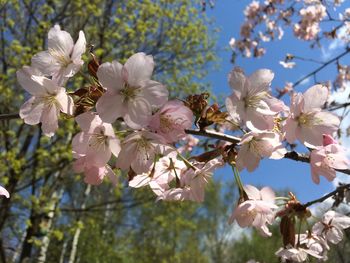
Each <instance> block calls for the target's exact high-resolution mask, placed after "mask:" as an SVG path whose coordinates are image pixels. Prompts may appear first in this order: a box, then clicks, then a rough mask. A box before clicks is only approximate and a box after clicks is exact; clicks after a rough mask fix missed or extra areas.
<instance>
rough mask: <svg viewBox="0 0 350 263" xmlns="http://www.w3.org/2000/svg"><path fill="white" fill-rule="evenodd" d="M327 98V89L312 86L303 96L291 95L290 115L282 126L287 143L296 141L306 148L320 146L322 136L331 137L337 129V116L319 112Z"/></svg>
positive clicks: (338, 121) (298, 94)
mask: <svg viewBox="0 0 350 263" xmlns="http://www.w3.org/2000/svg"><path fill="white" fill-rule="evenodd" d="M327 98H328V88H327V87H326V86H323V85H315V86H312V87H311V88H309V89H308V90H307V91H306V92H305V93H304V94H301V93H296V94H293V95H292V99H291V107H290V114H289V116H288V118H287V120H286V123H285V125H284V131H285V137H286V139H287V141H288V142H289V143H293V142H294V141H295V140H296V139H298V140H299V141H301V142H302V143H303V144H305V145H306V146H320V145H322V140H323V136H322V135H323V134H330V135H331V134H332V133H333V132H335V131H336V130H337V129H338V127H339V123H340V120H339V118H338V116H336V115H335V114H333V113H330V112H326V111H322V110H321V108H322V107H323V105H324V104H325V103H326V100H327Z"/></svg>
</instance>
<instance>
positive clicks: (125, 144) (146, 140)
mask: <svg viewBox="0 0 350 263" xmlns="http://www.w3.org/2000/svg"><path fill="white" fill-rule="evenodd" d="M172 151H174V149H173V148H172V147H171V146H168V145H166V144H165V142H164V139H163V137H161V136H160V135H157V134H155V133H151V132H149V131H139V132H134V133H131V134H130V135H128V136H127V137H126V138H125V139H124V140H123V141H122V149H121V151H120V153H119V156H118V159H117V163H116V166H117V167H118V168H120V169H122V170H124V171H126V170H128V169H129V168H132V170H133V171H134V172H135V173H136V174H142V173H147V172H149V171H150V170H151V167H152V165H153V163H154V162H155V157H156V156H157V154H160V155H167V154H169V153H171V152H172Z"/></svg>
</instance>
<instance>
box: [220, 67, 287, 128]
mask: <svg viewBox="0 0 350 263" xmlns="http://www.w3.org/2000/svg"><path fill="white" fill-rule="evenodd" d="M273 77H274V74H273V72H272V71H271V70H268V69H260V70H258V71H256V72H254V73H253V74H252V75H251V76H249V77H246V76H245V75H244V73H243V71H242V70H241V69H239V68H234V69H233V70H232V71H231V73H230V74H229V84H230V86H231V87H232V89H233V94H232V95H231V96H230V97H228V98H227V99H226V108H227V111H228V112H229V113H230V115H232V118H235V115H236V114H238V115H239V116H240V118H241V120H242V121H243V122H246V121H250V122H251V123H252V124H253V125H254V126H255V127H256V128H258V129H260V130H267V129H272V128H273V117H274V116H275V115H276V114H277V113H279V112H281V111H283V110H284V109H285V105H284V103H283V102H282V101H280V100H278V99H276V98H273V97H272V96H271V95H270V94H269V86H270V84H271V81H272V79H273Z"/></svg>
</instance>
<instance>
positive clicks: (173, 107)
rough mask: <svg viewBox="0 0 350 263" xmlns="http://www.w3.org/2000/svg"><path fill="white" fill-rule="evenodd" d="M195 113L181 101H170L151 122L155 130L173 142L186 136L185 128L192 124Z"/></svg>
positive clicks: (169, 141) (167, 140) (151, 126)
mask: <svg viewBox="0 0 350 263" xmlns="http://www.w3.org/2000/svg"><path fill="white" fill-rule="evenodd" d="M192 119H193V113H192V111H191V110H190V109H189V108H188V107H186V106H185V105H184V104H183V103H182V102H181V101H178V100H172V101H168V102H167V103H166V104H165V105H164V106H163V107H162V108H161V109H160V110H159V111H158V112H156V114H154V115H153V116H152V118H151V121H150V123H149V127H150V129H151V130H152V131H153V132H156V133H157V134H159V135H161V136H162V137H163V138H164V139H165V141H166V142H168V143H172V142H176V141H178V140H179V139H181V138H183V137H185V136H186V133H185V129H188V128H190V127H191V126H192Z"/></svg>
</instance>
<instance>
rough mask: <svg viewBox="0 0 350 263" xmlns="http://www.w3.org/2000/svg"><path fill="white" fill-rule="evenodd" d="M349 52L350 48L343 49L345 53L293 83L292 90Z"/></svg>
mask: <svg viewBox="0 0 350 263" xmlns="http://www.w3.org/2000/svg"><path fill="white" fill-rule="evenodd" d="M349 52H350V48H349V47H347V48H346V49H345V51H344V52H343V53H341V54H339V55H338V56H336V57H334V58H332V59H330V60H328V61H327V62H325V63H323V65H322V66H320V67H318V68H317V69H315V70H314V71H312V72H310V73H309V74H307V75H305V76H304V77H302V78H301V79H299V80H298V81H296V82H294V83H293V88H295V87H296V86H298V85H299V84H300V83H302V82H303V81H304V80H306V79H308V78H309V77H311V76H312V75H315V74H317V73H318V72H319V71H321V70H322V69H324V68H325V67H327V66H328V65H329V64H331V63H333V62H335V61H337V60H338V59H340V58H341V57H344V56H345V55H346V54H348V53H349Z"/></svg>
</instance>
